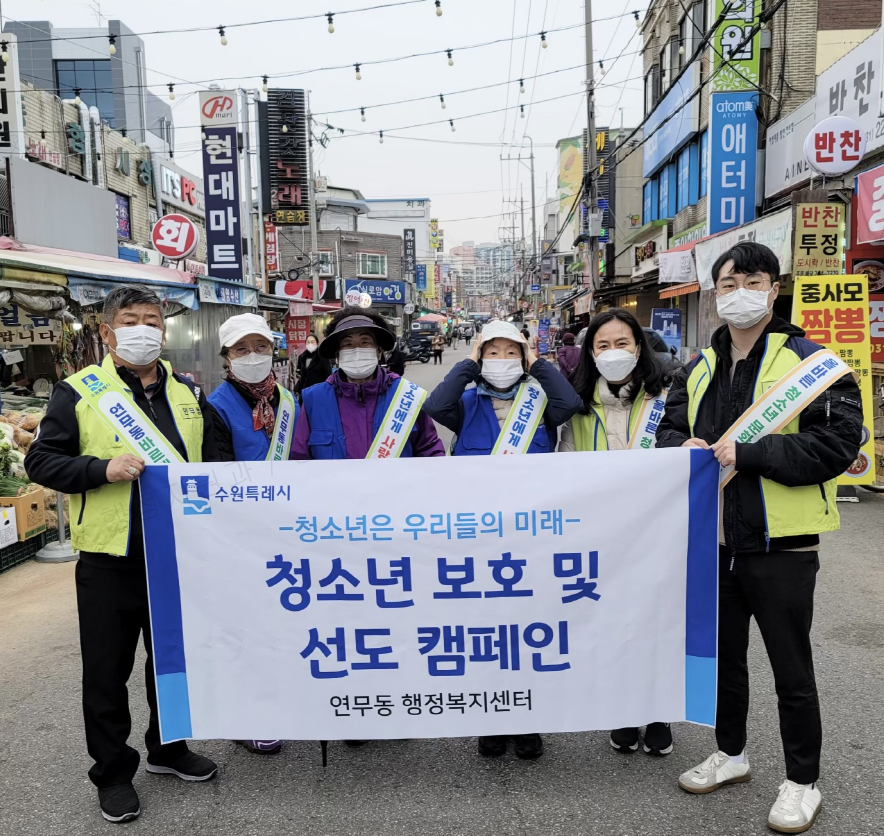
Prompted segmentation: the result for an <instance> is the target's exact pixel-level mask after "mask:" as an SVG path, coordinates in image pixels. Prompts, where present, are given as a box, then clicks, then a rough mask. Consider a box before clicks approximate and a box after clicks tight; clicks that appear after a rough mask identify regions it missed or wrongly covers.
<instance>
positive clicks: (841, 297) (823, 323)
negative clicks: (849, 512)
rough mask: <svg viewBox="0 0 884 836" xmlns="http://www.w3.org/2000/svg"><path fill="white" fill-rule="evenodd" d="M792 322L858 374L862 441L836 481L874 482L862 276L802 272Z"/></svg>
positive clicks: (866, 313)
mask: <svg viewBox="0 0 884 836" xmlns="http://www.w3.org/2000/svg"><path fill="white" fill-rule="evenodd" d="M792 321H793V322H794V323H795V324H796V325H797V326H798V327H799V328H803V329H804V331H805V333H806V336H807V339H809V340H812V341H813V342H815V343H819V344H820V345H822V346H825V347H826V348H830V349H832V351H834V352H835V353H836V354H839V355H840V356H841V359H842V360H844V362H845V363H847V365H849V366H850V367H851V368H852V369H853V371H854V374H856V375H857V377H858V378H859V388H860V395H861V397H862V411H863V425H864V427H863V438H862V440H863V444H862V446H861V447H860V452H859V456H857V458H856V460H855V461H854V463H853V464H852V465H851V466H850V467H849V468H848V469H847V472H846V473H844V474H843V475H841V476H839V477H838V484H839V485H872V484H874V482H875V433H874V430H873V426H874V420H875V419H874V412H873V409H872V357H871V342H870V325H869V292H868V279H867V277H866V276H864V275H854V276H813V277H810V276H805V277H802V278H799V279H796V281H795V295H794V297H793V299H792Z"/></svg>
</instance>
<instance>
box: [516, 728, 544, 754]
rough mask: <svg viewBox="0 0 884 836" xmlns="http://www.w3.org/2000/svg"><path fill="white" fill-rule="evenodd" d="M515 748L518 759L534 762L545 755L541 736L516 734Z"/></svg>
mask: <svg viewBox="0 0 884 836" xmlns="http://www.w3.org/2000/svg"><path fill="white" fill-rule="evenodd" d="M513 748H514V749H515V750H516V757H517V758H521V759H522V760H523V761H533V760H536V759H537V758H539V757H540V756H541V755H542V754H543V738H542V737H541V736H540V735H539V734H514V735H513Z"/></svg>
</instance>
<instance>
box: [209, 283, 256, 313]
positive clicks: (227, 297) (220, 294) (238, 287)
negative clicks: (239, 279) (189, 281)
mask: <svg viewBox="0 0 884 836" xmlns="http://www.w3.org/2000/svg"><path fill="white" fill-rule="evenodd" d="M199 294H200V302H209V303H212V304H216V305H241V306H244V307H257V305H258V291H257V290H256V289H254V288H249V287H245V286H244V285H242V284H224V283H223V282H213V281H211V280H210V279H200V280H199Z"/></svg>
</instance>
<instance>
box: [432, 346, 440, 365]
mask: <svg viewBox="0 0 884 836" xmlns="http://www.w3.org/2000/svg"><path fill="white" fill-rule="evenodd" d="M437 360H438V361H439V363H441V362H442V349H441V348H434V349H433V365H434V366H435V365H436V361H437Z"/></svg>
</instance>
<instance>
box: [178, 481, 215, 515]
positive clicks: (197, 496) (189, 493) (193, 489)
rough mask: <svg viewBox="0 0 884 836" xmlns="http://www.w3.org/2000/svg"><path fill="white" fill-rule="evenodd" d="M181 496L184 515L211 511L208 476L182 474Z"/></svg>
mask: <svg viewBox="0 0 884 836" xmlns="http://www.w3.org/2000/svg"><path fill="white" fill-rule="evenodd" d="M181 496H182V509H183V511H184V516H185V517H190V516H194V515H203V514H211V513H212V503H211V497H210V495H209V477H208V476H182V477H181Z"/></svg>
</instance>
